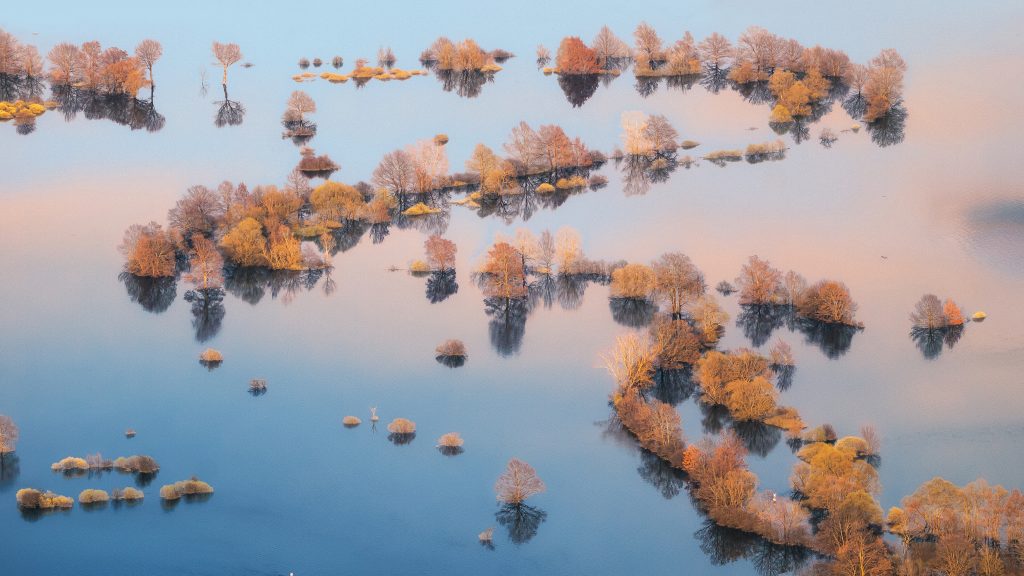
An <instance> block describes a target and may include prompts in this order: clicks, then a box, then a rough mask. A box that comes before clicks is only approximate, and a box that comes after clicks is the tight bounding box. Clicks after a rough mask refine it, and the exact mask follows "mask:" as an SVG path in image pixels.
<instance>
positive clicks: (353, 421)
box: [341, 416, 363, 428]
mask: <svg viewBox="0 0 1024 576" xmlns="http://www.w3.org/2000/svg"><path fill="white" fill-rule="evenodd" d="M362 423H363V421H362V420H360V419H359V417H358V416H345V417H344V418H342V419H341V424H342V426H345V427H346V428H355V427H356V426H359V425H360V424H362Z"/></svg>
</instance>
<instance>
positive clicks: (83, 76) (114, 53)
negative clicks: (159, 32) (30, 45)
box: [47, 39, 163, 96]
mask: <svg viewBox="0 0 1024 576" xmlns="http://www.w3.org/2000/svg"><path fill="white" fill-rule="evenodd" d="M162 54H163V49H162V47H161V46H160V43H159V42H157V41H155V40H148V39H147V40H143V41H142V42H140V43H139V45H138V46H136V48H135V55H134V56H132V55H129V54H128V53H127V52H126V51H124V50H122V49H120V48H117V47H110V48H107V49H106V50H104V49H103V48H102V46H101V45H100V43H99V42H96V41H92V42H86V43H84V44H82V45H81V46H75V45H74V44H70V43H67V42H62V43H60V44H57V45H56V46H54V47H53V49H51V50H50V52H49V54H48V55H47V59H48V60H49V61H50V65H51V67H50V79H51V80H52V81H53V83H54V84H60V85H70V86H75V87H77V88H84V89H86V90H91V91H95V92H101V93H106V94H125V95H128V96H134V95H135V94H136V93H137V92H138V91H139V90H140V89H141V88H142V87H144V86H147V85H148V86H150V87H153V86H154V83H153V65H154V64H155V63H156V61H157V60H159V59H160V56H161V55H162ZM147 76H148V77H147Z"/></svg>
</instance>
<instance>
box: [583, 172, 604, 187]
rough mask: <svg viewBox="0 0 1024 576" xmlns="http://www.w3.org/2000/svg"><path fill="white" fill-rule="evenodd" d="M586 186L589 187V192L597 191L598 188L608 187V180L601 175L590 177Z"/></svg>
mask: <svg viewBox="0 0 1024 576" xmlns="http://www.w3.org/2000/svg"><path fill="white" fill-rule="evenodd" d="M587 185H588V186H590V189H591V190H597V189H598V188H603V187H604V186H607V185H608V178H607V177H605V176H602V175H601V174H594V175H593V176H591V177H590V180H589V181H588V182H587Z"/></svg>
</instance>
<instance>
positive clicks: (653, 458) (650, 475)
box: [636, 448, 686, 500]
mask: <svg viewBox="0 0 1024 576" xmlns="http://www.w3.org/2000/svg"><path fill="white" fill-rule="evenodd" d="M636 471H637V474H639V475H640V477H641V478H643V479H644V481H645V482H647V483H648V484H650V485H651V486H654V487H655V488H657V490H658V492H659V493H660V494H661V495H662V497H664V498H665V499H666V500H671V499H672V498H675V497H676V496H678V495H679V493H680V492H682V491H683V489H684V488H686V473H685V472H683V471H682V470H679V469H678V468H675V467H673V466H671V465H669V463H668V462H666V461H665V460H663V459H662V458H661V457H660V456H658V455H657V454H655V453H653V452H649V451H647V450H645V449H643V448H641V449H640V466H638V467H637V469H636Z"/></svg>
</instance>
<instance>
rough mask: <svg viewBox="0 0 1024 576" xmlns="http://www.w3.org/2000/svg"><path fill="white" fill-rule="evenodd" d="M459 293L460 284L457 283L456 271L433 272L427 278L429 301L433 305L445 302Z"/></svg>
mask: <svg viewBox="0 0 1024 576" xmlns="http://www.w3.org/2000/svg"><path fill="white" fill-rule="evenodd" d="M458 291H459V283H458V282H456V281H455V270H443V271H440V272H431V273H430V276H428V277H427V300H428V301H429V302H430V303H431V304H437V303H438V302H443V301H444V300H446V299H447V298H448V297H449V296H451V295H452V294H455V293H457V292H458Z"/></svg>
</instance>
